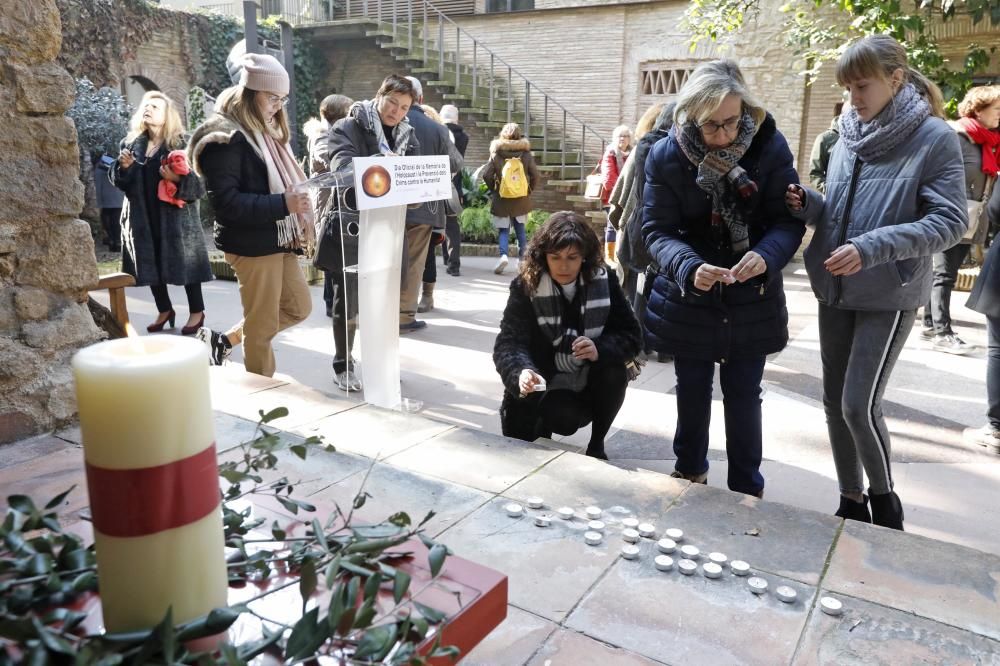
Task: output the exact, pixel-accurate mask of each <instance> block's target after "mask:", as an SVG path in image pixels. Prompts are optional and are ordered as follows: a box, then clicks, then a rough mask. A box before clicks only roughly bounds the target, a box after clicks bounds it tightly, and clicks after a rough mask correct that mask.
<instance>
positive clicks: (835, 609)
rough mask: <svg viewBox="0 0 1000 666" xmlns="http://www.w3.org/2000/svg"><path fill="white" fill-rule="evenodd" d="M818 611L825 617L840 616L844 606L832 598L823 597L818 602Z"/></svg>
mask: <svg viewBox="0 0 1000 666" xmlns="http://www.w3.org/2000/svg"><path fill="white" fill-rule="evenodd" d="M819 607H820V609H821V610H822V611H823V612H824V613H826V614H827V615H834V616H836V615H840V614H841V613H843V612H844V604H842V603H840V601H839V600H837V599H834V598H833V597H823V598H822V599H820V600H819Z"/></svg>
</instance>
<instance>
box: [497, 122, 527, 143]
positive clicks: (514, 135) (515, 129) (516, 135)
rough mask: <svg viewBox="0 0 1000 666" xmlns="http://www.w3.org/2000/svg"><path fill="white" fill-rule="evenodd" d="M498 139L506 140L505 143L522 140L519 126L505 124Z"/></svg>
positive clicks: (522, 136)
mask: <svg viewBox="0 0 1000 666" xmlns="http://www.w3.org/2000/svg"><path fill="white" fill-rule="evenodd" d="M499 136H500V138H501V139H506V140H507V141H517V140H518V139H523V138H524V134H522V133H521V126H520V125H518V124H517V123H507V124H506V125H504V126H503V128H502V129H501V130H500V135H499Z"/></svg>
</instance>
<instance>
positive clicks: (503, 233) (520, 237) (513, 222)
mask: <svg viewBox="0 0 1000 666" xmlns="http://www.w3.org/2000/svg"><path fill="white" fill-rule="evenodd" d="M526 225H527V221H525V223H524V224H521V223H520V222H518V221H517V218H516V217H512V218H510V227H507V228H506V229H497V242H498V243H499V244H500V254H504V255H509V254H510V247H509V243H510V229H511V227H513V228H514V233H515V234H517V258H518V259H520V258H521V257H523V256H524V248H526V247H527V246H528V238H527V232H526V231H525V226H526Z"/></svg>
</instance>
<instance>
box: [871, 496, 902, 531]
mask: <svg viewBox="0 0 1000 666" xmlns="http://www.w3.org/2000/svg"><path fill="white" fill-rule="evenodd" d="M868 492H869V493H870V494H871V500H872V522H873V523H875V524H876V525H881V526H882V527H888V528H890V529H894V530H902V529H903V503H902V502H900V501H899V495H897V494H896V493H894V492H892V491H889V492H887V493H885V494H884V495H876V494H875V493H873V492H871V490H869V491H868Z"/></svg>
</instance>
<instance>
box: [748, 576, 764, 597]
mask: <svg viewBox="0 0 1000 666" xmlns="http://www.w3.org/2000/svg"><path fill="white" fill-rule="evenodd" d="M747 586H748V587H749V588H750V591H751V592H753V593H754V594H764V593H765V592H767V581H766V580H765V579H763V578H761V577H760V576H750V578H747Z"/></svg>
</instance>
